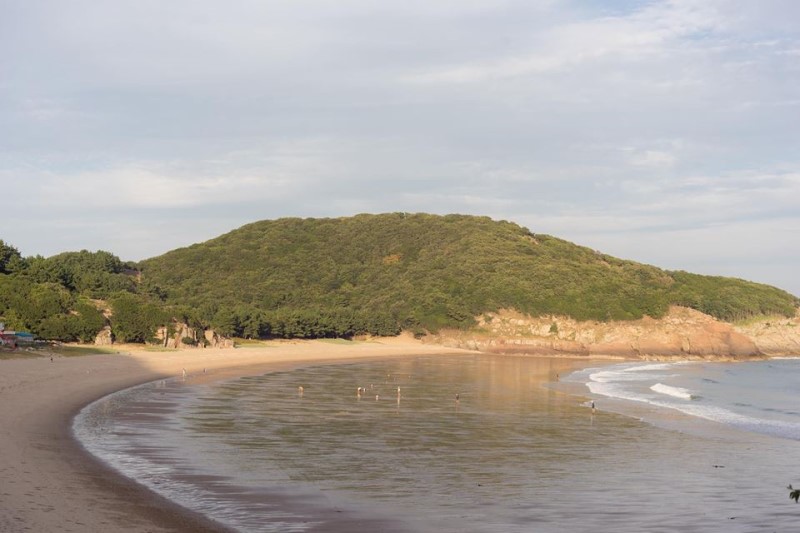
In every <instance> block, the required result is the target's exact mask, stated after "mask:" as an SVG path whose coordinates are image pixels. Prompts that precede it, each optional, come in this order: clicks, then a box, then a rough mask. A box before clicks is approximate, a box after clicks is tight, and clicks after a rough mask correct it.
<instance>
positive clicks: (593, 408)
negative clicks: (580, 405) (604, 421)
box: [592, 400, 597, 414]
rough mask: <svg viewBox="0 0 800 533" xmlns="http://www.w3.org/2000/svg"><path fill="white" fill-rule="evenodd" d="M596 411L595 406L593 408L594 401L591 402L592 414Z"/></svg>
mask: <svg viewBox="0 0 800 533" xmlns="http://www.w3.org/2000/svg"><path fill="white" fill-rule="evenodd" d="M596 410H597V409H596V408H595V406H594V400H592V414H594V413H595V411H596Z"/></svg>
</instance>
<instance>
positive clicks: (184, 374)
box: [183, 368, 186, 379]
mask: <svg viewBox="0 0 800 533" xmlns="http://www.w3.org/2000/svg"><path fill="white" fill-rule="evenodd" d="M183 379H186V369H185V368H184V369H183Z"/></svg>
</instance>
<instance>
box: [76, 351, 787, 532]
mask: <svg viewBox="0 0 800 533" xmlns="http://www.w3.org/2000/svg"><path fill="white" fill-rule="evenodd" d="M553 364H554V363H553V362H552V360H549V359H537V358H521V357H496V356H463V355H462V356H435V357H420V358H412V359H406V360H399V359H396V360H388V361H387V360H383V361H376V362H362V363H358V364H347V365H334V366H318V367H309V368H303V369H299V370H293V371H290V372H277V373H271V374H266V375H263V376H254V377H243V378H239V379H235V380H231V381H227V382H223V383H211V384H192V379H191V378H189V380H187V381H186V382H183V381H180V380H173V381H162V382H156V383H152V384H148V385H145V386H141V387H137V388H134V389H130V390H128V391H123V392H120V393H117V394H114V395H112V396H109V397H107V398H105V399H103V400H101V401H99V402H96V403H95V404H93V405H92V406H90V407H89V408H87V409H85V410H84V412H83V413H82V415H81V416H80V417H79V418H78V420H77V421H76V426H75V431H76V434H77V435H78V437H79V438H80V439H81V440H82V441H83V442H84V444H85V445H86V446H87V448H88V449H89V450H90V451H92V452H93V453H95V454H96V455H98V456H100V457H101V458H102V459H103V460H105V461H107V462H109V463H110V464H112V465H113V466H115V467H116V468H117V469H119V470H120V471H122V472H123V473H125V474H126V475H129V476H131V477H133V478H134V479H137V480H138V481H140V482H142V483H144V484H145V485H147V486H149V487H151V488H153V489H154V490H156V491H158V492H160V493H162V494H163V495H165V496H167V497H169V498H171V499H173V500H175V501H177V502H179V503H181V504H182V505H185V506H187V507H190V508H192V509H195V510H198V511H200V512H204V513H206V514H208V515H209V516H211V517H212V518H215V519H217V520H219V521H220V522H222V523H224V524H226V525H228V526H230V527H232V528H234V529H237V530H240V531H325V530H328V529H330V528H333V527H334V526H339V527H341V526H342V525H346V524H347V523H353V524H356V527H357V528H365V527H366V528H369V529H373V530H376V531H417V532H425V531H445V532H446V531H453V532H456V531H458V532H463V531H475V532H501V531H502V532H508V531H520V532H522V531H545V532H547V531H623V532H625V531H629V532H641V531H676V530H682V531H712V532H714V531H787V530H792V529H794V528H795V527H796V526H797V524H798V521H799V520H800V506H797V505H795V504H794V502H790V501H789V500H788V491H786V489H785V486H786V485H787V484H788V483H795V484H796V485H800V469H798V468H797V465H798V464H799V461H798V459H800V453H799V452H800V448H799V447H798V444H799V442H798V440H796V439H794V438H792V437H791V435H781V437H787V436H788V437H789V438H776V437H775V436H774V434H773V435H762V434H759V433H755V432H752V431H741V430H740V429H737V428H736V427H734V426H733V425H730V424H727V425H723V424H719V423H718V422H720V421H711V420H710V419H709V418H708V417H706V418H702V417H700V416H696V414H695V413H691V412H690V411H691V409H689V410H688V411H687V410H685V409H684V410H683V411H680V410H677V409H675V408H674V406H671V405H659V404H658V402H659V401H662V400H663V401H664V402H667V403H669V402H678V403H680V402H684V403H685V404H687V405H689V406H692V402H694V403H695V404H697V405H700V403H699V402H700V398H704V401H705V402H706V404H707V405H705V404H703V405H701V406H702V407H714V408H716V407H719V405H717V404H715V403H714V400H712V399H709V398H710V397H711V395H710V394H709V392H708V390H706V389H707V388H704V384H705V385H714V383H713V382H716V383H717V384H720V383H726V386H728V387H729V388H730V391H728V392H726V393H725V394H722V396H724V397H725V398H728V397H732V398H735V401H733V402H731V403H740V404H749V405H750V407H749V409H751V410H750V411H748V413H747V415H746V416H751V415H752V413H753V409H756V410H758V409H759V408H758V407H753V405H755V403H758V402H761V401H763V400H762V399H759V398H761V397H762V396H766V397H769V398H772V399H773V400H774V397H773V396H774V395H770V393H769V392H768V391H769V385H768V384H769V383H770V381H769V372H770V371H769V369H766V370H764V369H760V368H759V369H758V371H760V372H765V373H766V378H765V377H763V376H762V377H761V378H760V379H761V380H762V381H763V380H766V381H764V383H763V384H762V385H761V386H755V391H746V390H745V389H744V388H743V385H741V383H740V384H739V385H736V384H733V385H731V384H729V383H728V381H726V379H724V370H720V368H721V367H719V366H718V365H710V366H709V369H707V370H703V369H697V368H691V367H688V366H680V365H677V366H674V367H673V366H670V367H658V368H649V369H641V368H640V369H637V370H628V369H629V368H631V366H625V365H622V366H620V365H617V366H613V367H603V368H594V369H590V370H588V371H584V372H579V373H575V374H572V375H571V376H565V375H562V376H561V378H562V382H563V383H560V384H558V385H556V386H543V384H542V383H541V378H539V377H536V376H541V375H542V374H544V375H550V376H551V377H552V378H555V374H556V372H563V370H561V369H560V368H557V367H554V366H551V365H553ZM748 364H749V363H748ZM780 365H788V370H787V368H784V367H781V368H779V369H778V372H779V373H781V374H782V375H783V376H784V378H785V379H787V381H788V382H786V383H783V385H782V386H781V393H780V394H781V395H782V396H781V398H782V399H781V400H780V401H785V402H796V401H797V398H798V396H795V395H793V393H794V392H798V389H797V388H794V389H793V388H792V387H797V384H798V383H799V382H798V381H795V382H794V385H792V382H791V380H789V379H788V378H786V375H787V374H788V373H790V371H794V372H798V371H800V365H798V361H790V362H785V363H783V362H782V363H780ZM640 366H641V365H640ZM740 368H744V366H743V365H742V366H740ZM687 369H688V370H687ZM601 372H610V374H599V373H601ZM614 372H616V373H617V374H620V373H622V374H621V375H622V377H621V378H620V377H619V376H618V375H617V374H614ZM737 372H741V370H737ZM624 373H628V374H630V375H635V374H636V373H639V375H638V376H637V379H638V378H640V377H642V376H644V375H645V374H649V376H648V379H651V378H652V379H651V381H654V382H653V383H649V382H647V383H645V382H644V381H641V380H640V381H639V382H638V383H637V384H636V385H635V386H634V387H633V389H630V388H628V389H625V387H627V386H628V385H627V383H628V381H626V379H627V378H628V377H630V375H629V376H625V375H624ZM707 375H708V376H712V377H707ZM797 375H798V374H795V376H797ZM705 379H708V381H703V380H705ZM629 381H630V383H633V382H634V381H636V379H634V380H629ZM586 384H588V385H589V386H588V387H587V386H586ZM598 384H600V385H598ZM657 384H661V385H663V386H664V387H656V389H655V390H653V389H652V388H651V387H653V386H654V385H657ZM617 385H619V386H618V387H617ZM299 387H302V388H303V389H302V392H301V391H300V390H299ZM359 387H363V389H364V392H363V393H362V394H360V395H359V394H357V389H358V388H359ZM615 387H617V388H615ZM737 387H739V389H738V390H737ZM398 388H399V389H400V395H399V398H398ZM712 389H713V387H712ZM765 389H766V392H765ZM631 390H632V391H633V392H630V391H631ZM572 393H579V394H580V395H575V394H572ZM634 394H640V395H649V394H653V395H654V396H653V397H652V398H651V397H650V396H647V398H646V399H645V400H644V401H643V400H642V398H641V397H639V398H627V397H626V396H631V395H634ZM704 394H705V396H704ZM456 395H458V400H456ZM581 395H582V396H581ZM682 395H683V396H682ZM662 397H663V398H662ZM590 398H592V399H595V400H596V401H597V403H598V407H600V409H599V411H598V412H597V413H596V414H592V412H591V409H590V408H588V407H587V404H586V402H587V401H588V400H589V399H590ZM748 398H749V399H748ZM752 398H756V399H757V401H756V400H752ZM718 403H720V402H718ZM723 403H724V402H723ZM606 404H608V406H609V407H610V406H611V404H613V405H614V410H616V411H620V412H621V413H624V414H617V413H615V412H611V411H609V410H606V409H605V407H606ZM626 405H627V406H628V407H629V409H628V411H625V406H626ZM631 406H632V407H631ZM692 407H694V406H692ZM727 407H729V406H727V405H725V406H722V408H723V409H727ZM793 408H794V405H791V406H789V405H786V406H785V408H783V409H782V412H780V413H777V418H776V419H779V421H780V423H786V422H788V423H790V424H791V423H794V421H793V420H787V417H791V414H788V415H787V414H786V413H787V412H792V410H793ZM711 411H713V409H711ZM670 413H674V416H673V415H671V414H670ZM765 413H766V414H765ZM768 413H769V411H766V412H760V413H759V416H761V417H762V418H763V419H765V420H766V419H769V414H768ZM689 415H691V416H689ZM641 419H644V420H641ZM654 420H656V421H657V420H661V421H667V422H670V421H671V422H672V425H670V423H667V424H661V425H654V424H652V423H648V422H652V421H654ZM723 422H724V421H723ZM662 425H663V426H666V427H661V426H662ZM745 429H747V428H745ZM750 429H752V428H750ZM795 470H796V471H795Z"/></svg>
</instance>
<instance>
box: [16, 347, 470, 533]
mask: <svg viewBox="0 0 800 533" xmlns="http://www.w3.org/2000/svg"><path fill="white" fill-rule="evenodd" d="M456 352H458V350H455V349H453V348H446V347H442V346H434V345H425V344H422V343H420V342H417V341H414V340H412V339H404V338H398V339H382V340H380V341H376V342H368V343H346V344H345V343H342V344H340V343H330V342H320V341H307V342H292V343H289V342H287V343H275V344H274V345H271V346H269V347H260V348H240V349H221V350H218V349H205V350H185V351H177V352H148V351H142V350H132V351H129V352H126V353H123V354H119V355H93V356H84V357H68V358H67V357H56V358H55V359H54V361H53V362H51V361H50V359H49V358H46V357H44V358H34V359H12V360H2V361H0V479H2V480H3V481H2V484H1V485H0V532H22V531H34V532H49V531H75V532H87V531H98V532H99V531H103V532H106V531H131V532H165V531H187V532H188V531H198V532H203V531H221V530H223V528H222V527H221V526H220V525H219V524H217V523H215V522H211V521H209V520H207V519H205V518H204V517H202V516H199V515H196V514H193V513H191V512H189V511H187V510H185V509H183V508H181V507H178V506H176V505H174V504H173V503H172V502H169V501H167V500H165V499H163V498H161V497H159V496H157V495H155V494H154V493H152V492H151V491H149V490H148V489H146V488H144V487H141V486H139V485H138V484H136V483H133V482H132V481H130V480H128V479H127V478H124V477H122V476H121V475H119V474H117V473H116V472H114V471H112V470H110V469H109V468H107V467H106V466H104V465H103V464H102V463H100V462H99V461H98V460H97V459H95V458H94V457H93V456H90V455H89V454H88V453H87V452H86V451H85V450H84V449H83V448H82V446H81V445H80V444H79V443H77V442H76V441H75V440H74V438H73V436H72V430H71V427H72V420H73V418H74V416H75V415H76V414H77V412H78V411H79V410H80V409H81V408H83V407H84V406H85V405H87V404H89V403H91V402H92V401H94V400H96V399H98V398H100V397H102V396H104V395H106V394H110V393H111V392H114V391H117V390H121V389H123V388H127V387H130V386H133V385H136V384H139V383H145V382H147V381H152V380H156V379H162V378H165V377H174V376H180V375H181V374H182V373H183V371H184V369H185V371H186V373H187V375H188V377H189V378H190V379H198V380H199V379H203V378H218V377H222V376H223V375H242V374H246V373H249V372H253V373H256V372H264V371H269V370H277V369H285V368H291V367H296V366H300V365H304V364H309V363H317V362H337V361H342V362H343V361H352V360H358V359H367V358H379V357H398V356H408V355H423V354H437V353H456ZM347 530H350V528H349V527H348V528H347Z"/></svg>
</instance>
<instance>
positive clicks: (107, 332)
mask: <svg viewBox="0 0 800 533" xmlns="http://www.w3.org/2000/svg"><path fill="white" fill-rule="evenodd" d="M94 343H95V345H97V346H109V345H110V344H112V343H113V338H112V337H111V326H106V327H104V328H103V329H102V330H100V333H98V334H97V336H96V337H95V338H94Z"/></svg>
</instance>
